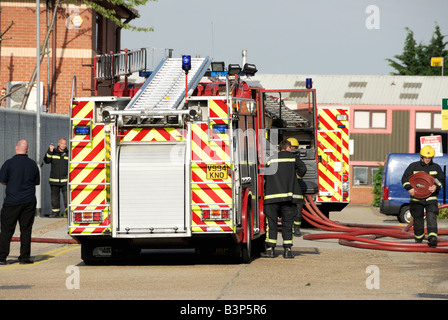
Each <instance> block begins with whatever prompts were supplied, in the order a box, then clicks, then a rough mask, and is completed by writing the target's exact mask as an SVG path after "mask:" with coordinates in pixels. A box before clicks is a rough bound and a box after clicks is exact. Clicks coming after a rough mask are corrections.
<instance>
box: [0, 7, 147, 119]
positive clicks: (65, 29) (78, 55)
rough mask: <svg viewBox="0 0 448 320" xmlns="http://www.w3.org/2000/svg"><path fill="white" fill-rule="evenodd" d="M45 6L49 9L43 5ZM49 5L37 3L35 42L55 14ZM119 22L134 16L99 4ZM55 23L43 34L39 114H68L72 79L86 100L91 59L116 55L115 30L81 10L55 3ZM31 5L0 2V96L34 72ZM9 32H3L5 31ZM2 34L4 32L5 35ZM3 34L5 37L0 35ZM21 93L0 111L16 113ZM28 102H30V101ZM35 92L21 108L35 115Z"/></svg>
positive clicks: (117, 31)
mask: <svg viewBox="0 0 448 320" xmlns="http://www.w3.org/2000/svg"><path fill="white" fill-rule="evenodd" d="M47 3H48V4H49V5H48V6H47ZM55 3H56V1H55V0H51V1H45V0H41V1H40V41H41V45H42V44H43V43H44V39H45V37H46V33H47V32H46V31H47V29H48V27H49V26H50V25H51V21H52V18H53V15H54V13H55V11H54V10H55ZM102 4H103V5H104V6H107V7H108V8H109V9H114V10H115V12H116V15H117V17H118V18H120V19H121V20H122V21H124V22H125V23H127V22H129V21H131V20H132V19H134V18H137V17H139V16H138V13H137V12H136V11H135V10H133V9H129V8H127V7H125V6H123V5H120V6H116V5H112V4H109V3H108V2H106V1H103V2H102ZM55 20H56V22H55V23H54V25H53V28H52V29H51V32H50V33H49V39H48V45H47V46H46V49H45V52H46V53H47V54H45V56H44V57H43V60H42V63H41V65H40V71H41V72H40V81H41V88H42V90H41V99H42V104H43V105H44V110H45V111H47V112H50V113H59V114H68V112H69V101H70V96H71V91H72V90H71V88H72V82H73V76H74V75H76V79H77V92H78V95H83V96H88V95H90V93H89V89H92V88H93V85H94V84H93V68H92V65H93V58H94V56H95V55H97V54H102V53H109V52H111V51H112V52H114V53H115V52H118V51H119V50H120V49H121V48H120V46H121V43H120V31H121V28H120V27H118V26H117V25H116V24H115V23H113V22H111V21H109V20H107V19H105V18H103V17H102V16H101V15H99V14H97V13H96V12H95V11H94V10H92V9H90V8H88V7H87V6H86V5H84V4H81V3H78V4H77V5H75V4H60V5H59V6H58V8H57V11H56V19H55ZM36 21H37V19H36V1H35V0H2V1H1V2H0V35H1V34H2V33H3V36H2V37H1V38H0V92H1V94H0V96H3V95H5V94H6V93H9V92H11V90H13V89H14V88H17V87H20V86H21V85H22V84H24V83H28V82H29V80H30V78H31V75H32V74H33V71H34V69H35V67H36V42H37V40H36V39H37V37H36V30H37V28H36ZM8 28H9V29H8ZM6 30H7V31H6ZM5 31H6V32H5ZM24 91H25V88H22V89H20V90H18V91H17V92H16V93H15V94H13V95H10V96H9V97H8V98H6V99H3V100H1V101H0V106H2V107H11V108H19V107H20V101H21V99H20V98H21V97H23V95H24ZM33 97H34V101H32V100H33ZM35 101H36V99H35V92H34V95H33V92H31V95H30V98H29V103H28V104H27V106H26V108H27V109H30V110H33V109H34V110H35V106H36V104H35Z"/></svg>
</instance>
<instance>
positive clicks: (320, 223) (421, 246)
mask: <svg viewBox="0 0 448 320" xmlns="http://www.w3.org/2000/svg"><path fill="white" fill-rule="evenodd" d="M446 207H448V205H442V206H439V208H446ZM305 208H306V209H305ZM305 208H304V209H303V210H302V212H303V218H304V219H305V220H306V221H307V222H308V223H309V224H310V225H312V226H313V227H316V228H318V229H321V230H324V231H332V232H335V233H321V234H306V235H304V236H303V239H305V240H322V239H338V240H339V244H341V245H344V246H350V247H355V248H361V249H374V250H387V251H402V252H438V253H448V240H446V239H441V238H440V237H439V242H438V244H437V247H436V248H431V247H429V245H428V244H427V243H414V242H400V241H389V240H379V239H378V238H383V237H386V238H395V239H400V240H408V239H412V240H414V233H413V222H412V221H411V222H410V223H409V224H408V225H407V226H404V227H403V226H387V225H378V224H355V223H340V222H335V221H332V220H331V219H329V218H328V217H327V216H325V215H324V214H323V213H322V212H321V211H320V210H319V208H318V207H317V205H316V204H315V203H314V201H313V199H312V197H311V196H307V197H306V199H305ZM425 231H426V230H425ZM447 234H448V230H447V229H439V231H438V235H439V236H440V235H447Z"/></svg>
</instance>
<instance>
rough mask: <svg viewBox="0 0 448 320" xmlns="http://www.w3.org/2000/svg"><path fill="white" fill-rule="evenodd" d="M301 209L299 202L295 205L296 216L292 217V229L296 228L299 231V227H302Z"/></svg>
mask: <svg viewBox="0 0 448 320" xmlns="http://www.w3.org/2000/svg"><path fill="white" fill-rule="evenodd" d="M302 209H303V202H300V203H298V204H297V214H296V216H295V217H294V228H298V229H299V230H300V227H301V226H302Z"/></svg>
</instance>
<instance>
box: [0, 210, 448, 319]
mask: <svg viewBox="0 0 448 320" xmlns="http://www.w3.org/2000/svg"><path fill="white" fill-rule="evenodd" d="M330 218H331V219H332V220H333V221H339V222H341V223H360V224H381V225H383V226H399V225H400V223H398V221H397V219H396V217H393V216H385V215H382V214H380V213H379V212H378V209H377V208H372V207H370V206H357V205H353V204H350V205H349V206H348V207H346V208H345V209H344V210H343V211H342V212H334V213H331V214H330ZM439 229H444V230H445V229H448V221H447V220H439ZM302 233H303V234H304V235H315V234H332V233H334V232H330V231H323V230H319V229H316V228H303V230H302ZM15 236H17V237H18V236H19V233H18V232H17V233H16V234H15ZM33 238H34V239H47V240H48V241H49V240H54V239H57V240H59V241H61V242H64V241H70V240H71V237H70V236H69V235H68V234H67V221H66V219H63V218H40V217H37V218H36V219H35V224H34V228H33ZM440 238H444V240H442V239H441V241H447V240H446V238H448V236H446V235H444V236H441V237H440ZM381 240H385V241H400V242H407V243H413V240H412V239H405V240H396V239H392V238H382V239H381ZM278 243H279V244H281V239H279V240H278ZM445 248H446V247H445ZM11 249H12V250H11V257H10V258H9V259H8V260H10V259H14V257H17V255H18V250H19V244H18V243H17V242H15V244H14V245H12V246H11ZM292 251H293V253H294V255H295V258H294V259H284V258H283V257H282V252H283V250H282V248H281V245H279V246H278V247H277V248H276V253H277V257H276V258H274V259H267V258H257V259H254V260H253V261H252V262H251V263H250V264H234V263H233V264H232V263H226V262H224V263H223V262H217V261H215V260H205V261H199V260H195V258H193V257H192V256H191V254H188V253H176V254H173V253H146V254H147V256H146V257H145V259H147V260H145V261H144V262H143V263H138V264H125V265H111V266H110V265H105V266H87V265H85V264H84V263H83V262H82V260H81V257H80V249H79V246H77V245H64V244H61V245H59V244H46V243H34V244H33V245H32V252H31V254H32V258H34V259H35V261H36V260H37V262H35V263H34V264H33V265H31V266H21V265H19V264H18V263H16V262H15V261H13V260H12V261H10V262H9V263H8V265H7V266H3V267H1V266H0V300H2V299H5V298H6V299H39V300H40V299H46V300H61V299H83V300H86V299H87V300H89V299H91V300H96V299H107V300H114V301H115V300H117V299H124V300H127V299H137V300H138V299H145V300H160V299H168V300H188V301H190V300H195V301H202V300H224V301H228V300H235V303H237V301H245V300H247V299H250V300H304V299H306V300H318V301H321V300H448V272H447V268H448V267H447V266H448V254H447V253H426V252H396V251H384V250H369V249H360V248H355V247H351V246H346V245H341V244H340V243H339V241H338V239H325V240H306V239H303V237H295V238H294V246H293V249H292ZM67 266H74V267H76V268H78V269H79V270H80V274H81V277H80V278H81V289H79V290H68V288H67V287H66V284H67V279H70V277H71V276H70V275H68V274H67V271H66V268H67ZM111 279H113V280H114V281H110V280H111ZM105 283H107V286H104V285H103V284H105ZM155 284H157V285H155ZM198 284H201V285H200V286H199V285H198ZM303 306H304V305H302V307H303ZM316 311H317V310H316Z"/></svg>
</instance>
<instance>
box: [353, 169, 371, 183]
mask: <svg viewBox="0 0 448 320" xmlns="http://www.w3.org/2000/svg"><path fill="white" fill-rule="evenodd" d="M368 183H369V168H368V167H353V185H354V186H365V185H367V184H368Z"/></svg>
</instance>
